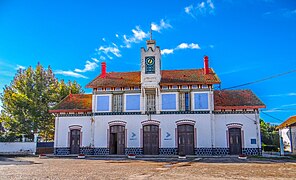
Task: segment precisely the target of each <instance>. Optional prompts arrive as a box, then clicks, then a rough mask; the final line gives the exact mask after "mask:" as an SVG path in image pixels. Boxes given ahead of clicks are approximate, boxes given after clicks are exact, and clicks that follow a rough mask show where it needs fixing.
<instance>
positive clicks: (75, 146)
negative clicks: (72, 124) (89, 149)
mask: <svg viewBox="0 0 296 180" xmlns="http://www.w3.org/2000/svg"><path fill="white" fill-rule="evenodd" d="M70 153H71V154H79V153H80V130H78V129H72V130H71V131H70Z"/></svg>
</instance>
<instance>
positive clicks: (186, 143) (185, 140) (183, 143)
mask: <svg viewBox="0 0 296 180" xmlns="http://www.w3.org/2000/svg"><path fill="white" fill-rule="evenodd" d="M178 151H179V155H193V154H194V126H193V125H189V124H185V125H179V126H178Z"/></svg>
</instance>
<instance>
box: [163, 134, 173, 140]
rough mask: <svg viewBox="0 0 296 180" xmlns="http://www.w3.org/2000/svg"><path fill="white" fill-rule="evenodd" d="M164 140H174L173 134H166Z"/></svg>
mask: <svg viewBox="0 0 296 180" xmlns="http://www.w3.org/2000/svg"><path fill="white" fill-rule="evenodd" d="M164 140H166V141H169V140H172V136H171V133H169V132H166V134H165V137H164Z"/></svg>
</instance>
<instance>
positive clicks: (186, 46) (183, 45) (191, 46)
mask: <svg viewBox="0 0 296 180" xmlns="http://www.w3.org/2000/svg"><path fill="white" fill-rule="evenodd" d="M182 49H200V47H199V45H198V44H195V43H191V44H188V43H181V44H179V45H178V46H177V47H175V48H174V49H163V50H161V54H163V55H165V54H173V53H174V51H175V50H182Z"/></svg>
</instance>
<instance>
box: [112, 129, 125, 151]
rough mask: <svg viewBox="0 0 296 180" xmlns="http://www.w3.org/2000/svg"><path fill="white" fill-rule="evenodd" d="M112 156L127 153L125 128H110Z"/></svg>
mask: <svg viewBox="0 0 296 180" xmlns="http://www.w3.org/2000/svg"><path fill="white" fill-rule="evenodd" d="M109 150H110V154H124V153H125V151H124V150H125V127H124V126H120V125H116V126H111V127H110V139H109Z"/></svg>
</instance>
